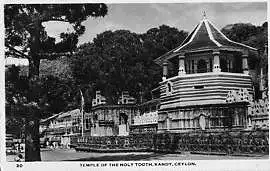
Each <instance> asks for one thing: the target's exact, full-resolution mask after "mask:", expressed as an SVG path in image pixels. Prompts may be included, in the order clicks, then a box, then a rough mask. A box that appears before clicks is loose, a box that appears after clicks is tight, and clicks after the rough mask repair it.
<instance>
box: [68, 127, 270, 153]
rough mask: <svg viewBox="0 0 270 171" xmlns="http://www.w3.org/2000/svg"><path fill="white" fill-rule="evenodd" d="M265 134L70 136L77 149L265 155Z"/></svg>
mask: <svg viewBox="0 0 270 171" xmlns="http://www.w3.org/2000/svg"><path fill="white" fill-rule="evenodd" d="M268 137H269V134H268V131H224V132H194V133H175V134H172V133H163V134H134V135H129V136H125V137H119V136H108V137H73V138H72V139H71V144H72V146H74V147H76V149H77V150H85V151H91V150H95V151H98V150H100V151H101V152H103V151H106V152H108V151H117V152H119V151H125V150H126V151H154V152H168V153H175V152H183V151H189V152H206V153H219V154H269V150H268V149H269V144H268V141H269V139H268Z"/></svg>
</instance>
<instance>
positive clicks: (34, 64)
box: [25, 56, 41, 161]
mask: <svg viewBox="0 0 270 171" xmlns="http://www.w3.org/2000/svg"><path fill="white" fill-rule="evenodd" d="M39 64H40V60H39V59H38V58H34V59H33V56H31V58H30V59H29V95H28V100H29V102H30V105H29V106H27V108H28V110H27V111H28V114H27V117H26V124H25V161H41V157H40V140H39V137H40V136H39V120H40V110H39V106H38V105H37V103H38V101H39V99H38V93H39V92H38V91H39V88H38V79H39Z"/></svg>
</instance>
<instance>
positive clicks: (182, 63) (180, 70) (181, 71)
mask: <svg viewBox="0 0 270 171" xmlns="http://www.w3.org/2000/svg"><path fill="white" fill-rule="evenodd" d="M178 59H179V65H178V66H179V68H178V75H184V74H186V71H185V56H184V55H183V54H182V55H179V56H178Z"/></svg>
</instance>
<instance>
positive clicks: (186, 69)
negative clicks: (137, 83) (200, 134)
mask: <svg viewBox="0 0 270 171" xmlns="http://www.w3.org/2000/svg"><path fill="white" fill-rule="evenodd" d="M256 55H257V49H255V48H253V47H250V46H247V45H244V44H241V43H237V42H234V41H232V40H230V39H228V38H227V37H226V36H225V35H224V34H223V33H222V32H221V31H220V30H219V29H217V27H215V25H214V24H213V23H211V21H209V20H208V19H207V18H206V16H205V15H204V17H203V19H202V20H201V21H200V22H199V24H198V25H197V26H196V27H195V28H194V30H193V31H192V32H191V33H190V35H188V37H187V38H186V39H185V40H184V41H183V42H182V44H181V45H180V46H179V47H176V48H175V49H173V50H171V51H169V52H167V53H166V54H164V55H162V56H160V57H158V58H157V59H155V62H156V63H157V64H159V65H161V66H163V77H162V82H160V93H161V94H160V96H161V97H160V109H159V110H158V132H186V131H194V130H224V129H226V128H232V129H245V128H247V125H248V120H247V115H248V105H249V103H248V101H250V100H251V99H252V97H253V93H254V90H253V83H252V78H251V76H250V72H252V70H250V68H249V64H248V63H249V62H250V61H252V60H254V59H253V58H256ZM230 93H231V94H232V93H236V94H237V95H239V99H237V100H235V99H233V100H232V95H231V94H230ZM230 95H231V96H230ZM230 97H231V100H228V99H230Z"/></svg>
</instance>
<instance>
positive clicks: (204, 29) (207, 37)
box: [174, 13, 257, 52]
mask: <svg viewBox="0 0 270 171" xmlns="http://www.w3.org/2000/svg"><path fill="white" fill-rule="evenodd" d="M195 37H197V39H195ZM200 42H205V44H206V45H208V48H218V47H224V46H226V47H230V46H231V47H233V46H238V47H239V46H240V47H244V48H248V49H251V50H257V49H255V48H253V47H250V46H248V45H245V44H242V43H238V42H235V41H232V40H230V39H229V38H227V37H226V36H225V35H224V34H223V33H222V32H221V31H220V30H219V29H218V28H217V27H216V26H215V25H214V24H213V23H212V22H211V21H210V20H208V19H207V18H206V15H205V13H204V15H203V19H202V20H201V21H200V23H199V24H198V25H197V26H196V27H195V29H194V30H193V31H192V32H191V34H190V35H189V36H188V37H187V40H184V41H183V43H182V44H181V45H180V46H179V47H178V48H176V49H174V52H178V51H180V50H182V49H183V50H184V49H185V50H188V49H194V48H191V47H190V48H188V47H187V46H188V45H189V46H192V45H191V44H197V46H195V48H196V47H197V48H201V47H203V46H204V45H205V44H200ZM198 45H200V46H198Z"/></svg>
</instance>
